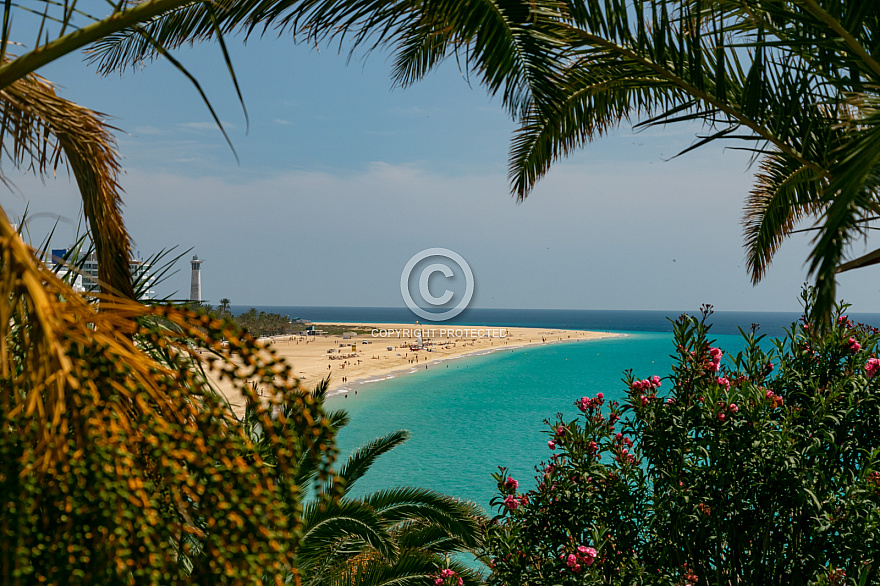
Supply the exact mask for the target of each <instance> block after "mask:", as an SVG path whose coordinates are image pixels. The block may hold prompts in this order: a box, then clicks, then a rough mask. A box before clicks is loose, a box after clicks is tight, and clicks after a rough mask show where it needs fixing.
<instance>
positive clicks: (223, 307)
mask: <svg viewBox="0 0 880 586" xmlns="http://www.w3.org/2000/svg"><path fill="white" fill-rule="evenodd" d="M230 303H231V301H229V299H227V298H226V297H224V298H223V299H221V300H220V306H219V307H218V309H219V310H220V313H229V304H230Z"/></svg>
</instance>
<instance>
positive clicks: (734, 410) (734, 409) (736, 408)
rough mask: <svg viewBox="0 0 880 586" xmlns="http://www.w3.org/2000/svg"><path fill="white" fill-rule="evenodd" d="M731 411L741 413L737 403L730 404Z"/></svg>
mask: <svg viewBox="0 0 880 586" xmlns="http://www.w3.org/2000/svg"><path fill="white" fill-rule="evenodd" d="M730 411H731V413H739V407H737V406H736V403H731V404H730Z"/></svg>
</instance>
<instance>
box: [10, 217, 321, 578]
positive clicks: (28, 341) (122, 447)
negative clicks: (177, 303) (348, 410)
mask: <svg viewBox="0 0 880 586" xmlns="http://www.w3.org/2000/svg"><path fill="white" fill-rule="evenodd" d="M0 251H2V257H0V499H2V500H3V502H4V507H3V508H2V510H0V534H2V535H4V536H5V537H4V538H3V539H2V540H0V582H2V583H7V582H9V583H38V582H46V583H61V582H63V583H80V584H99V583H100V584H127V583H132V584H133V583H144V584H169V583H174V582H176V581H183V582H186V583H193V584H220V583H228V584H245V583H259V582H260V580H261V576H263V575H264V574H267V575H269V576H284V575H286V574H287V572H288V571H289V570H290V569H292V568H293V567H294V564H295V556H294V552H295V551H296V547H297V544H298V539H299V533H300V531H301V522H300V511H298V510H287V508H286V507H285V505H284V503H285V502H299V501H301V499H297V498H293V499H291V498H284V495H285V494H287V496H288V497H289V496H290V493H291V492H292V493H296V492H298V491H299V487H297V486H294V485H293V481H292V479H293V478H295V477H296V471H297V469H298V466H299V465H300V462H301V461H303V457H304V456H306V455H307V456H308V457H307V458H306V460H307V461H309V462H311V463H312V464H311V465H313V466H314V468H315V469H316V470H318V471H319V476H320V477H322V478H327V477H328V476H329V474H330V467H331V465H332V462H333V459H334V454H335V452H334V450H333V447H332V445H333V443H332V438H333V431H332V429H331V427H330V424H329V421H328V420H327V419H326V418H325V417H324V416H323V414H322V411H321V409H320V406H319V404H318V403H316V401H315V399H314V398H313V397H312V396H311V395H310V394H309V393H307V392H303V391H301V390H300V388H299V385H298V381H297V380H296V379H295V378H294V377H293V375H292V372H291V370H290V367H289V366H288V365H286V364H285V363H284V362H283V361H280V360H277V359H276V358H275V357H274V355H273V353H272V352H271V351H270V350H269V349H267V348H265V347H263V346H261V345H260V344H259V343H257V342H256V341H255V340H254V339H253V338H251V337H250V336H248V335H246V334H242V333H241V332H239V331H238V330H236V329H235V327H234V326H233V325H231V324H229V323H228V322H225V321H223V320H218V319H214V318H211V317H209V316H206V315H199V314H196V313H194V312H191V311H186V310H182V309H177V308H173V307H158V308H156V307H146V306H143V305H140V304H138V303H136V302H134V301H131V300H129V299H126V298H122V297H112V296H102V304H101V310H100V311H98V309H97V307H96V306H94V305H91V304H89V303H87V302H86V301H85V300H84V299H83V298H82V297H81V296H79V295H78V294H77V293H75V292H74V291H73V290H71V289H70V288H69V287H68V286H67V285H66V284H65V283H63V282H62V281H61V280H60V279H58V278H57V277H56V276H55V275H54V274H52V273H51V271H49V270H48V269H46V268H45V267H43V266H42V264H41V263H40V262H39V261H38V260H37V259H36V258H35V257H34V255H33V252H32V251H31V250H30V249H29V248H28V247H27V246H26V245H25V244H24V243H23V242H22V240H21V239H20V238H19V236H18V235H17V234H16V233H15V232H14V230H13V228H12V226H11V225H10V223H9V221H8V219H7V218H6V216H5V215H4V214H3V213H2V212H0ZM199 352H203V353H204V354H203V356H210V357H211V358H212V360H210V361H206V362H204V363H203V362H201V361H200V360H199V354H198V353H199ZM203 364H204V365H205V368H207V369H209V370H213V371H215V373H216V374H215V375H216V376H217V377H219V378H221V379H227V380H229V381H231V382H232V384H233V387H235V388H236V389H237V390H238V392H240V393H241V394H242V395H243V396H244V397H245V398H246V399H247V400H249V401H251V402H253V404H254V405H255V406H256V409H257V413H256V417H257V419H258V420H259V422H260V425H261V426H262V429H263V437H264V438H266V441H268V442H269V444H268V445H269V450H270V451H271V456H272V467H271V468H270V467H269V466H267V465H266V464H264V461H263V459H262V458H261V457H260V455H259V452H258V451H257V450H255V449H254V446H253V445H252V443H251V441H250V439H249V438H248V437H247V435H246V434H245V433H243V431H242V427H241V425H240V424H239V422H238V421H237V420H235V419H234V418H233V416H232V415H231V413H230V411H229V409H228V407H227V405H226V404H225V403H224V401H223V400H222V399H221V398H220V397H219V396H218V395H216V394H215V393H214V392H213V391H212V389H211V387H210V386H209V383H208V382H207V377H206V376H205V373H204V372H203V370H202V365H203ZM250 381H258V382H259V386H261V387H262V388H263V390H264V397H263V398H262V401H261V399H260V398H258V397H256V396H255V392H254V390H253V388H252V386H251V385H250V384H249V382H250ZM281 405H292V406H293V407H294V408H293V409H289V410H285V413H286V414H287V415H285V416H283V417H279V416H278V414H277V412H278V410H279V407H280V406H281ZM273 414H274V415H273ZM263 449H265V446H264V448H263ZM263 453H266V452H265V451H264V452H263ZM279 479H284V480H283V481H279ZM182 560H187V562H186V563H182ZM15 576H18V577H19V578H15Z"/></svg>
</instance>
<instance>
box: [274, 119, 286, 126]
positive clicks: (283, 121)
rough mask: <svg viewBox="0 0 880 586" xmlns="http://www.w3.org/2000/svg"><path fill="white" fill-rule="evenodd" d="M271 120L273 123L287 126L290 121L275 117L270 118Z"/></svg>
mask: <svg viewBox="0 0 880 586" xmlns="http://www.w3.org/2000/svg"><path fill="white" fill-rule="evenodd" d="M272 122H274V123H275V124H280V125H282V126H288V125H289V124H290V121H288V120H284V119H283V118H275V119H274V120H272Z"/></svg>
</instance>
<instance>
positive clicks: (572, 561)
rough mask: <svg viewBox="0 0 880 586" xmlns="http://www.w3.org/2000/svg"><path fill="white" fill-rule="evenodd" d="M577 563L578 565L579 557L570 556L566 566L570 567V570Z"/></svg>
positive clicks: (571, 554)
mask: <svg viewBox="0 0 880 586" xmlns="http://www.w3.org/2000/svg"><path fill="white" fill-rule="evenodd" d="M577 563H578V559H577V556H576V555H574V554H573V553H570V554H568V559H567V560H566V562H565V565H566V566H568V567H569V568H573V567H574V566H576V565H577Z"/></svg>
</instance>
